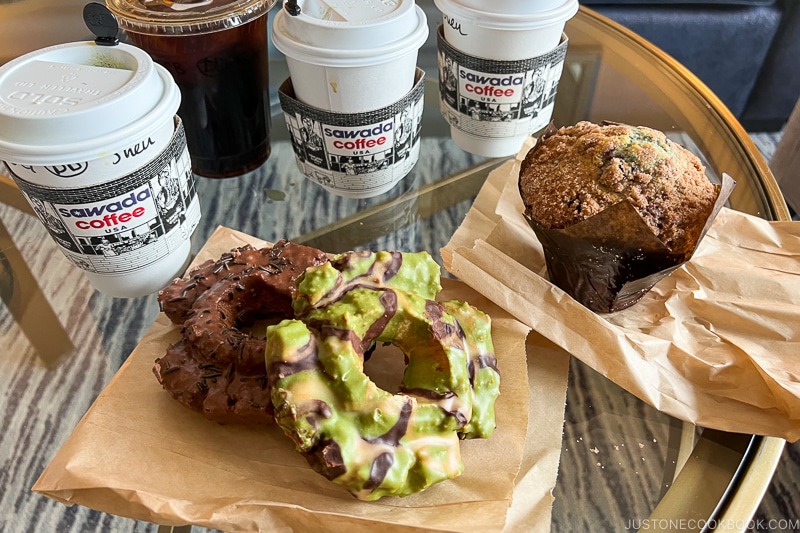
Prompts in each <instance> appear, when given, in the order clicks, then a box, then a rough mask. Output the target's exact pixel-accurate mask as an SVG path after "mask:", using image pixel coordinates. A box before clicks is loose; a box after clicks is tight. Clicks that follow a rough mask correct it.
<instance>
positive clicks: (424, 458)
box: [266, 252, 500, 500]
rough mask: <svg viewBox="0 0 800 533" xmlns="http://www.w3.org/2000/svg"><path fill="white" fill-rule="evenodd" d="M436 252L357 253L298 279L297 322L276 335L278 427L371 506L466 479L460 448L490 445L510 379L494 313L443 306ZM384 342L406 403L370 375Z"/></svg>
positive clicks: (276, 329)
mask: <svg viewBox="0 0 800 533" xmlns="http://www.w3.org/2000/svg"><path fill="white" fill-rule="evenodd" d="M440 290H441V285H440V279H439V266H438V265H437V264H436V263H435V262H434V261H433V259H432V258H431V257H430V255H428V254H427V253H424V252H422V253H399V252H378V253H370V252H358V253H357V252H350V253H347V254H342V255H340V256H337V257H336V258H334V259H333V260H332V261H331V262H330V263H327V264H325V265H321V266H317V267H311V268H309V269H307V270H306V272H305V273H304V274H303V275H302V276H301V277H300V278H298V283H297V292H296V294H295V296H294V300H293V306H294V311H295V315H296V317H297V319H295V320H284V321H282V322H281V323H280V324H277V325H275V326H270V327H269V328H268V329H267V348H266V363H267V378H268V382H269V387H270V391H271V395H272V404H273V407H274V414H275V419H276V421H277V423H278V424H279V425H280V427H281V428H282V429H283V431H284V433H286V435H288V436H289V437H291V438H292V440H293V441H294V443H295V446H296V448H297V449H298V450H299V451H300V452H301V453H303V455H304V456H305V457H306V459H307V460H308V462H309V464H310V465H311V466H312V467H313V468H314V469H315V470H316V471H317V472H319V473H320V474H322V475H324V476H325V477H327V478H328V479H331V480H333V481H334V482H335V483H338V484H340V485H342V486H344V487H345V488H346V489H347V490H348V491H350V492H351V493H352V494H353V495H355V496H356V497H358V498H359V499H363V500H377V499H379V498H381V497H383V496H387V495H395V496H403V495H407V494H411V493H414V492H418V491H421V490H423V489H425V488H427V487H429V486H431V485H432V484H434V483H437V482H439V481H443V480H445V479H451V478H454V477H456V476H458V475H460V474H461V472H462V471H463V468H464V467H463V463H462V461H461V453H460V445H459V439H460V438H473V437H488V436H490V435H491V433H492V432H493V430H494V427H495V419H494V403H495V400H496V398H497V396H498V395H499V386H500V377H499V373H498V371H497V364H496V363H497V361H496V359H495V357H494V349H493V346H492V342H491V334H490V331H491V324H490V319H489V317H488V316H487V315H485V314H484V313H482V312H481V311H479V310H477V309H475V308H474V307H471V306H469V305H468V304H465V303H462V302H445V303H443V304H442V303H438V302H436V301H435V300H434V298H435V296H436V294H437V293H438V292H439V291H440ZM376 342H383V343H390V344H393V345H395V346H396V347H398V348H399V349H400V350H401V351H402V352H403V354H404V355H405V360H406V370H405V372H404V375H403V380H402V384H401V387H400V391H399V392H398V393H396V394H393V393H391V392H388V391H385V390H382V389H380V388H379V387H378V386H377V385H375V383H374V382H372V380H371V379H370V378H369V377H368V376H367V375H366V374H365V373H364V356H365V353H369V352H370V350H371V349H372V348H373V347H374V345H375V343H376Z"/></svg>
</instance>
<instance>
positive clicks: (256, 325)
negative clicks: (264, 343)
mask: <svg viewBox="0 0 800 533" xmlns="http://www.w3.org/2000/svg"><path fill="white" fill-rule="evenodd" d="M285 318H286V317H285V316H284V315H282V314H277V313H274V314H267V315H255V316H252V315H251V316H246V317H244V319H243V320H238V321H237V324H236V326H237V328H238V329H239V331H241V332H243V333H246V334H248V335H250V336H251V337H253V338H255V339H266V338H267V326H274V325H275V324H277V323H279V322H280V321H281V320H284V319H285Z"/></svg>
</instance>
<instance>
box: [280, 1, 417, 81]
mask: <svg viewBox="0 0 800 533" xmlns="http://www.w3.org/2000/svg"><path fill="white" fill-rule="evenodd" d="M298 5H299V6H300V9H301V11H300V13H299V14H298V15H295V16H292V15H289V14H288V13H287V11H286V9H281V10H280V11H279V12H278V13H277V14H276V15H275V20H274V22H273V32H272V40H273V42H274V43H275V47H276V48H277V49H278V50H280V51H281V52H282V53H284V54H285V55H287V56H290V57H292V58H294V59H296V60H298V61H304V62H307V63H311V64H314V65H324V66H343V67H359V66H366V65H373V64H377V63H383V62H386V61H391V59H393V58H395V57H399V56H401V55H404V54H406V53H408V51H409V50H417V49H419V48H420V47H421V46H422V45H423V44H424V43H425V40H426V39H427V38H428V23H427V20H426V17H425V13H424V11H422V9H420V8H419V7H418V6H416V5H415V3H414V0H397V1H396V2H382V1H380V0H347V1H345V0H299V1H298Z"/></svg>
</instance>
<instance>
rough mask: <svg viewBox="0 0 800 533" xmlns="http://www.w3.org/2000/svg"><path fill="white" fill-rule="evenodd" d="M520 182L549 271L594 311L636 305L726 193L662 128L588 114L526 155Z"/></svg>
mask: <svg viewBox="0 0 800 533" xmlns="http://www.w3.org/2000/svg"><path fill="white" fill-rule="evenodd" d="M519 191H520V195H521V197H522V201H523V204H524V205H525V212H524V214H525V217H526V218H527V220H528V222H529V224H530V225H531V227H532V228H533V230H534V231H535V232H536V235H537V237H538V238H539V240H540V241H541V242H542V246H543V248H544V252H545V259H546V261H547V269H548V275H549V276H550V279H551V281H552V282H553V283H555V284H556V285H557V286H559V287H561V288H562V289H564V290H565V291H566V292H567V293H568V294H570V295H571V296H573V297H574V298H575V299H577V300H578V301H579V302H581V303H583V304H584V305H585V306H586V307H588V308H590V309H592V310H593V311H596V312H613V311H618V310H620V309H624V308H625V307H628V306H630V305H633V304H634V303H635V302H637V301H638V300H639V299H641V298H642V297H643V296H644V294H645V293H647V291H649V290H650V288H652V286H653V285H654V284H655V283H656V282H657V281H658V280H660V279H661V278H663V277H664V276H666V275H667V274H669V273H670V272H671V271H672V270H674V269H675V268H677V267H678V266H680V265H681V264H682V263H683V262H685V261H687V260H688V259H689V258H690V257H691V255H692V254H693V253H694V250H695V249H696V247H697V244H698V243H699V241H700V239H701V237H702V235H703V234H704V232H705V229H706V228H707V223H708V222H709V220H710V219H711V218H712V217H713V214H715V212H716V209H717V208H716V206H717V204H718V203H719V202H718V200H719V196H720V194H719V193H720V187H719V186H718V185H715V184H713V183H712V182H711V181H709V179H708V178H707V177H706V174H705V167H704V166H703V164H702V163H701V161H700V160H699V159H698V158H697V157H696V156H695V155H694V154H692V153H691V152H689V151H688V150H686V149H685V148H683V147H682V146H680V145H678V144H676V143H674V142H672V141H670V140H669V139H667V138H666V136H665V135H664V134H663V133H662V132H660V131H657V130H653V129H650V128H646V127H641V126H629V125H626V124H611V123H603V124H593V123H590V122H579V123H578V124H575V125H574V126H567V127H564V128H561V129H558V130H555V128H550V129H548V131H546V132H545V134H543V135H542V137H541V138H540V139H539V140H538V142H537V143H536V145H535V146H534V147H533V148H532V149H531V150H530V151H529V152H528V154H527V155H526V157H525V159H524V160H523V161H522V164H521V166H520V174H519Z"/></svg>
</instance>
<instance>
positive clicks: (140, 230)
mask: <svg viewBox="0 0 800 533" xmlns="http://www.w3.org/2000/svg"><path fill="white" fill-rule="evenodd" d="M179 104H180V92H179V90H178V87H177V85H176V84H175V82H174V81H173V80H172V77H171V76H170V75H169V73H168V72H167V71H166V70H165V69H163V68H162V67H160V66H159V65H157V64H155V63H153V61H152V59H151V58H150V57H149V56H148V55H147V54H146V53H145V52H144V51H142V50H140V49H138V48H135V47H133V46H129V45H125V44H118V45H116V46H98V45H97V44H96V43H94V42H79V43H69V44H65V45H58V46H53V47H50V48H45V49H42V50H38V51H35V52H32V53H30V54H27V55H25V56H22V57H19V58H17V59H15V60H13V61H11V62H9V63H7V64H5V65H4V66H3V67H0V161H2V162H3V164H5V166H6V167H7V169H8V171H9V172H10V174H11V176H12V178H13V179H14V181H15V182H16V184H17V185H18V187H19V189H20V190H21V191H22V193H23V195H24V196H25V197H26V198H27V200H28V201H29V203H30V204H31V207H32V208H33V210H34V211H35V212H36V213H37V215H38V216H39V219H40V220H41V222H42V224H44V226H45V228H46V229H47V231H48V232H49V233H50V235H51V236H52V238H53V240H54V241H55V242H56V243H57V244H58V245H59V247H60V249H61V251H62V252H63V253H64V255H65V256H66V257H67V258H68V259H69V260H70V261H71V262H72V263H73V264H75V265H76V266H77V267H79V268H81V269H83V271H84V273H85V275H86V276H87V278H88V279H89V281H90V282H91V283H92V285H93V286H94V287H95V288H97V289H98V290H99V291H101V292H103V293H105V294H108V295H110V296H117V297H136V296H143V295H146V294H151V293H154V292H156V291H158V290H159V289H161V288H163V287H164V286H166V285H167V284H168V283H169V282H170V281H171V280H172V279H173V278H174V277H176V276H178V275H180V274H181V273H182V272H183V270H184V268H185V266H186V264H187V263H188V261H189V259H190V252H191V241H190V237H191V234H192V232H193V231H194V229H195V227H196V226H197V224H198V221H199V219H200V205H199V201H198V199H197V193H196V191H195V187H194V178H193V175H192V172H191V166H190V161H189V153H188V151H187V148H186V136H185V134H184V128H183V125H182V123H181V121H180V119H179V117H178V116H177V115H176V112H177V110H178V106H179Z"/></svg>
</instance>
